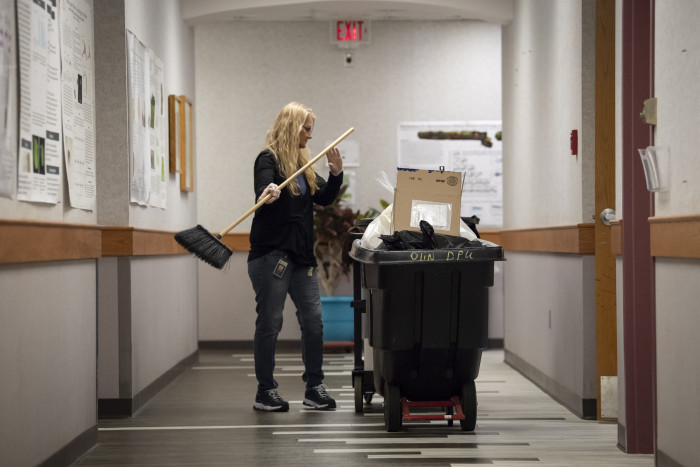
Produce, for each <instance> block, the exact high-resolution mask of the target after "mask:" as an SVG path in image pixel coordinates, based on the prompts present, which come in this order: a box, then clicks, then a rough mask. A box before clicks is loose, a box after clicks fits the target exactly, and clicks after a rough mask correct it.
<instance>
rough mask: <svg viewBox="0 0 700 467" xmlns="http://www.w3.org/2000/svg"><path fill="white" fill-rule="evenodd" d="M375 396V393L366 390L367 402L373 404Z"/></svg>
mask: <svg viewBox="0 0 700 467" xmlns="http://www.w3.org/2000/svg"><path fill="white" fill-rule="evenodd" d="M373 396H374V393H371V392H366V393H365V404H371V403H372V397H373Z"/></svg>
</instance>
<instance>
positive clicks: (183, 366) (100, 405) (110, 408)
mask: <svg viewBox="0 0 700 467" xmlns="http://www.w3.org/2000/svg"><path fill="white" fill-rule="evenodd" d="M197 352H198V351H195V352H193V353H192V354H190V355H189V356H187V357H185V358H183V359H182V360H181V361H180V362H178V363H177V364H176V365H175V366H173V367H172V368H171V369H169V370H168V371H166V372H165V373H163V374H162V375H161V376H160V377H158V378H157V379H156V380H155V381H153V382H152V383H151V384H149V385H148V386H146V387H145V388H144V389H143V390H141V391H140V392H139V393H138V394H136V395H135V396H134V397H133V398H131V399H126V398H118V399H98V400H97V418H129V417H133V416H134V414H135V413H136V412H138V411H139V409H141V408H142V407H143V406H144V405H146V404H147V403H148V401H150V400H151V399H152V398H153V397H154V396H155V395H156V394H158V393H159V392H160V391H162V390H163V389H164V388H165V387H166V386H167V385H168V384H170V383H172V382H173V380H174V379H175V378H176V377H177V376H179V375H180V374H181V373H182V372H184V371H185V370H187V369H188V368H190V367H191V366H193V365H194V364H195V363H197V358H198V355H197Z"/></svg>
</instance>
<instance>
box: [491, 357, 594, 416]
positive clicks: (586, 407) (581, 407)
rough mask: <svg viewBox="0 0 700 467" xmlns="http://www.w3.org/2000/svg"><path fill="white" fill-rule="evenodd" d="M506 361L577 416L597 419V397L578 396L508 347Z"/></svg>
mask: <svg viewBox="0 0 700 467" xmlns="http://www.w3.org/2000/svg"><path fill="white" fill-rule="evenodd" d="M505 362H506V363H507V364H508V365H510V366H511V367H512V368H513V369H515V370H516V371H518V372H519V373H520V374H522V375H523V376H524V377H526V378H527V379H529V380H530V381H532V382H533V383H535V384H536V385H537V386H538V387H539V388H540V389H542V390H543V391H544V392H546V393H547V394H549V395H550V396H551V397H552V398H553V399H555V400H556V401H557V402H559V403H560V404H562V405H563V406H564V407H566V408H567V409H569V410H570V411H571V412H572V413H573V414H574V415H576V416H577V417H579V418H582V419H585V420H595V419H596V418H597V416H598V409H597V401H596V399H584V398H582V397H580V396H578V395H577V394H575V393H573V392H571V391H570V390H569V389H567V388H565V387H564V386H562V385H561V384H559V383H558V382H557V381H555V380H553V379H552V378H550V377H549V376H547V375H546V374H544V373H542V372H541V371H540V370H538V369H537V368H535V367H534V366H532V365H531V364H529V363H528V362H526V361H525V360H523V359H522V358H520V357H518V356H517V355H515V354H514V353H513V352H510V351H508V350H507V349H506V350H505Z"/></svg>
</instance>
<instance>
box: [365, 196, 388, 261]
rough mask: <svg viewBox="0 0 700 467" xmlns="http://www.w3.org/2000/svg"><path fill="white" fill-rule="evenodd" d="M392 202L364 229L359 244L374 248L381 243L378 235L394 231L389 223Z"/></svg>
mask: <svg viewBox="0 0 700 467" xmlns="http://www.w3.org/2000/svg"><path fill="white" fill-rule="evenodd" d="M393 206H394V205H393V204H390V205H389V206H388V207H387V208H386V209H385V210H384V211H382V213H381V214H380V215H378V216H377V217H376V218H375V219H374V220H373V221H372V222H370V224H369V225H368V226H367V228H366V229H365V233H364V234H362V238H361V239H360V246H361V247H363V248H368V249H372V250H375V249H377V247H379V245H381V244H382V239H381V238H379V236H380V235H391V234H392V233H394V230H393V225H392V223H391V213H392V208H393Z"/></svg>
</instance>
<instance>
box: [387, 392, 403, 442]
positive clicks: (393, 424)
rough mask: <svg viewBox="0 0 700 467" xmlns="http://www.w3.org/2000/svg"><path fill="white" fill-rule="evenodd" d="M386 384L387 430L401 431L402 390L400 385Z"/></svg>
mask: <svg viewBox="0 0 700 467" xmlns="http://www.w3.org/2000/svg"><path fill="white" fill-rule="evenodd" d="M384 384H385V386H384V425H385V426H386V431H389V432H394V431H399V430H400V429H401V391H399V387H398V386H393V385H390V384H389V383H384Z"/></svg>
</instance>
